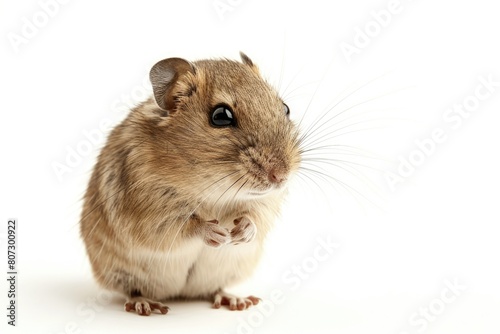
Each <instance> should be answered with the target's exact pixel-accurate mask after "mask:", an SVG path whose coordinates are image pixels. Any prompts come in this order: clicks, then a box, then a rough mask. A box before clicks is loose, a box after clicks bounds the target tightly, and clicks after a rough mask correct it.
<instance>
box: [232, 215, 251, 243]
mask: <svg viewBox="0 0 500 334" xmlns="http://www.w3.org/2000/svg"><path fill="white" fill-rule="evenodd" d="M233 222H234V224H235V225H236V226H235V227H234V228H233V229H232V230H231V243H232V244H235V245H237V244H239V243H240V242H250V241H252V240H253V239H254V238H255V235H256V234H257V226H255V224H254V222H253V221H251V220H250V219H249V218H247V217H241V218H237V219H235V220H234V221H233Z"/></svg>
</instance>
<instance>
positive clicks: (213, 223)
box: [203, 219, 231, 248]
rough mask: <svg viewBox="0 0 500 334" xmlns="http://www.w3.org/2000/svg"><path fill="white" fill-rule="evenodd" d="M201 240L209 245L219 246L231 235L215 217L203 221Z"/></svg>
mask: <svg viewBox="0 0 500 334" xmlns="http://www.w3.org/2000/svg"><path fill="white" fill-rule="evenodd" d="M203 241H205V243H206V244H207V245H209V246H212V247H215V248H219V247H221V246H223V245H225V244H227V243H229V242H230V241H231V235H230V234H229V231H228V229H227V228H225V227H222V226H220V225H219V222H218V221H217V220H216V219H214V220H209V221H207V222H205V235H204V237H203Z"/></svg>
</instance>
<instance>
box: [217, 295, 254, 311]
mask: <svg viewBox="0 0 500 334" xmlns="http://www.w3.org/2000/svg"><path fill="white" fill-rule="evenodd" d="M260 300H261V299H260V298H258V297H254V296H248V297H246V298H240V297H237V296H234V295H232V294H229V293H227V292H224V291H219V292H217V293H216V294H215V295H214V303H213V305H212V306H213V308H220V307H221V306H222V305H226V306H228V308H229V309H230V310H231V311H242V310H246V309H247V308H249V307H250V306H253V305H257V304H258V303H259V301H260Z"/></svg>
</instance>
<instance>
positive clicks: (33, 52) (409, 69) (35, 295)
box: [0, 0, 500, 334]
mask: <svg viewBox="0 0 500 334" xmlns="http://www.w3.org/2000/svg"><path fill="white" fill-rule="evenodd" d="M42 2H43V1H42ZM214 3H217V2H214V1H213V0H204V1H201V0H200V1H185V2H181V1H106V2H104V1H77V0H73V1H68V2H67V3H66V4H59V5H58V8H57V9H56V8H55V7H54V6H52V7H51V11H52V13H51V14H52V16H51V17H49V18H48V20H46V22H44V20H43V19H44V14H43V9H42V6H41V5H40V3H39V2H37V1H32V0H29V1H9V2H8V3H7V2H6V1H2V5H1V8H2V9H1V10H0V15H1V17H0V22H1V30H2V31H1V42H0V43H1V46H2V57H1V59H2V61H1V62H0V68H1V69H0V73H1V92H2V98H1V99H0V108H1V121H0V136H1V138H0V143H1V144H0V145H1V163H0V166H1V167H0V168H1V174H0V175H1V176H0V177H1V187H0V199H1V201H0V211H1V212H0V219H1V220H2V221H3V222H7V219H8V218H11V217H15V218H17V219H18V220H19V229H18V231H17V233H18V240H19V254H18V261H19V273H20V275H19V283H18V287H17V289H18V327H17V328H15V329H13V328H11V326H7V324H6V322H7V318H6V317H5V315H4V314H6V310H5V307H6V305H7V304H6V303H7V298H6V294H7V293H6V292H7V284H6V283H7V282H6V280H5V279H3V278H2V279H1V280H0V281H1V283H0V291H1V293H0V295H1V296H2V297H1V298H0V301H1V305H2V306H1V309H2V310H4V311H2V315H1V317H0V319H2V320H1V325H0V327H1V328H2V329H1V332H2V333H5V332H6V329H7V330H8V332H9V333H13V332H19V333H21V332H22V333H28V332H29V333H114V332H117V333H118V332H119V333H138V332H141V333H142V332H145V333H156V332H160V331H161V332H165V333H252V332H254V333H304V332H308V333H394V334H400V333H411V334H413V333H498V332H499V331H500V323H499V321H498V314H499V312H500V288H499V282H500V270H499V255H500V243H499V242H498V239H499V236H500V235H499V229H498V224H499V223H500V219H499V218H500V214H499V210H498V205H499V204H500V203H499V191H498V189H499V188H500V178H499V176H498V171H499V170H500V160H499V159H498V153H499V150H498V145H499V143H500V134H499V133H500V132H499V131H498V126H499V124H500V116H499V113H498V110H499V106H500V87H499V86H498V84H497V86H496V87H493V88H491V89H492V93H490V94H489V96H488V97H487V98H484V99H483V100H481V101H479V100H477V99H476V100H474V94H475V92H476V88H477V87H478V86H480V85H481V81H480V79H479V78H480V77H483V78H488V77H491V79H492V80H493V81H495V82H498V81H500V69H499V60H500V43H499V42H500V41H499V37H498V31H500V20H499V19H498V9H497V8H496V7H495V6H494V4H493V2H491V1H486V0H475V1H460V2H458V1H439V2H438V1H428V0H427V1H425V0H420V1H409V0H401V1H400V3H399V7H397V8H398V12H397V13H395V14H391V16H390V19H389V18H387V16H385V17H384V19H385V23H384V25H385V26H381V25H380V23H376V22H377V21H376V20H375V16H376V15H375V16H374V14H373V13H385V12H383V11H384V10H387V9H388V7H391V5H390V1H388V0H384V1H336V2H332V3H331V4H327V2H326V1H296V2H293V3H292V2H285V1H281V2H280V1H274V2H272V3H271V2H270V1H263V0H254V1H246V0H241V1H236V0H233V1H229V0H222V1H220V2H219V3H223V4H224V3H226V4H229V6H231V7H229V9H227V11H225V12H224V13H222V14H221V13H219V12H218V11H217V10H216V9H215V7H214ZM381 11H382V12H381ZM40 12H42V14H40ZM380 15H381V14H380ZM380 15H379V16H380ZM45 16H46V17H48V16H47V15H45ZM382 16H383V15H382ZM34 20H35V23H36V24H38V25H43V26H40V27H39V28H37V31H31V35H32V36H28V38H26V39H25V40H24V41H23V43H22V44H19V45H17V47H15V46H13V44H12V43H11V41H10V39H12V38H13V37H12V36H14V35H16V36H18V37H20V36H21V37H22V34H23V29H24V30H25V31H24V33H25V34H26V33H27V31H26V29H28V28H23V27H24V26H25V25H26V24H27V23H26V22H27V21H29V22H34ZM36 20H38V21H36ZM365 29H372V30H369V33H370V35H371V37H370V36H368V37H365V39H364V40H363V37H362V36H361V35H360V33H359V31H363V30H365ZM28 30H29V29H28ZM28 33H29V31H28ZM9 38H10V39H9ZM23 38H24V37H23ZM362 42H364V44H366V45H364V44H363V43H362ZM356 43H357V44H356ZM360 43H361V44H360ZM347 44H350V45H352V46H353V47H356V45H357V46H359V47H358V48H357V53H355V54H351V57H346V56H345V55H344V54H343V52H342V46H344V47H345V46H346V45H347ZM240 50H242V51H244V52H246V53H247V54H248V55H249V56H250V57H251V58H252V59H253V60H254V62H255V63H257V64H258V65H259V66H260V68H261V71H262V73H263V75H264V76H265V77H266V78H267V79H268V80H269V81H270V82H271V83H272V84H273V85H275V86H276V87H277V88H278V89H279V91H280V92H281V93H282V94H283V96H284V97H285V100H286V102H287V103H288V105H289V106H290V108H291V110H292V115H293V116H292V117H293V119H294V120H296V121H297V122H299V121H300V119H301V118H302V117H303V118H304V121H303V122H302V124H303V125H307V124H311V123H312V122H313V121H314V119H316V118H317V117H320V115H322V114H324V113H325V112H327V110H328V107H329V106H332V105H333V104H335V102H336V101H339V100H341V99H342V98H343V97H345V99H344V100H343V101H342V102H341V103H340V104H339V105H337V106H336V107H335V108H333V109H332V110H330V111H329V113H328V114H327V116H326V117H327V118H329V117H331V116H333V115H334V114H336V113H339V112H342V111H343V110H347V111H346V112H344V113H342V116H339V117H338V119H336V121H342V120H344V121H342V122H341V123H336V121H335V122H332V123H331V124H330V123H329V124H328V125H327V126H326V128H327V129H328V131H329V132H333V131H340V132H335V133H338V134H340V133H342V132H346V131H350V130H356V131H352V132H350V133H348V134H345V135H340V136H338V137H334V138H332V139H331V140H330V141H329V144H332V145H336V144H337V145H340V144H341V145H352V146H354V147H356V148H358V149H356V152H358V153H360V152H362V153H363V154H367V155H368V156H366V155H365V156H364V157H362V156H356V155H343V156H342V155H340V156H339V155H338V154H339V153H338V152H337V153H333V152H332V153H327V152H323V154H322V155H320V156H317V158H323V159H324V158H339V157H342V159H343V160H348V161H351V165H350V166H351V167H356V168H357V171H355V172H354V171H353V170H352V169H349V167H348V166H347V167H346V164H349V162H346V163H344V164H343V165H341V166H344V167H343V168H341V167H328V166H322V165H321V163H318V162H316V167H315V168H320V167H321V168H324V169H323V170H322V171H323V172H324V173H327V174H330V175H331V176H332V177H334V178H336V179H337V181H334V180H333V179H321V178H314V177H313V176H312V175H309V177H312V179H311V178H308V177H307V176H305V175H302V176H300V177H299V176H298V177H296V178H295V182H292V184H291V193H290V196H289V198H288V199H287V203H286V205H285V206H284V208H283V214H282V217H281V219H280V220H279V221H277V222H276V228H275V229H274V231H273V232H272V234H271V235H270V236H269V239H268V242H267V245H266V252H265V257H264V259H263V261H262V263H261V265H260V266H259V268H258V270H257V271H256V273H255V275H254V276H253V277H252V278H250V279H249V280H248V281H247V282H246V283H244V284H242V285H240V286H238V287H235V288H234V291H236V292H239V293H241V294H254V295H258V296H260V297H262V298H263V299H264V300H267V301H268V303H267V304H266V305H267V309H263V308H254V309H251V310H247V311H244V312H230V311H227V310H213V309H211V308H210V304H209V303H206V302H172V303H170V304H169V306H170V307H171V312H170V313H169V314H168V315H166V316H160V315H153V316H151V317H149V318H148V317H139V316H136V315H135V314H131V313H126V312H124V311H123V310H122V303H123V301H122V300H121V299H120V298H119V297H116V298H115V297H113V298H112V299H111V300H110V299H109V298H107V297H108V295H107V294H105V293H103V292H102V290H100V289H99V288H98V287H97V285H96V284H95V283H94V281H93V279H92V275H91V273H90V268H89V265H88V262H87V259H86V255H85V252H84V247H83V244H82V242H81V241H80V239H79V235H78V219H79V213H80V208H81V204H82V202H81V197H82V195H83V192H84V191H85V187H86V182H87V180H88V177H89V175H90V172H91V169H92V166H93V164H94V162H95V158H96V155H97V153H98V151H99V148H100V147H102V145H103V144H104V139H102V138H99V135H98V134H97V135H95V134H96V133H97V132H96V131H100V130H99V126H100V124H101V122H103V121H109V122H111V123H112V124H117V123H118V122H119V121H120V120H121V119H122V118H123V117H124V116H125V115H126V112H124V111H123V110H124V106H125V105H127V104H128V103H136V102H139V100H140V98H142V97H143V95H141V93H144V92H146V88H144V87H148V86H147V82H146V83H144V78H145V77H146V75H147V73H148V71H149V68H150V67H151V66H152V64H154V63H155V62H156V61H158V60H160V59H163V58H167V57H174V56H176V57H183V58H186V59H189V60H196V59H201V58H208V57H228V58H237V57H238V52H239V51H240ZM348 58H349V59H348ZM365 84H366V85H365ZM144 85H146V86H144ZM479 90H480V92H482V93H486V92H488V91H487V90H485V89H484V88H479ZM351 92H352V94H350V93H351ZM349 94H350V95H349ZM464 101H468V102H469V103H473V102H474V101H478V105H477V106H474V108H472V107H471V109H474V110H473V111H471V112H470V116H469V117H468V118H466V119H463V122H462V123H461V124H460V125H458V126H456V128H453V127H452V125H453V124H454V123H450V122H446V121H445V120H444V119H443V115H445V114H446V113H447V110H448V109H449V108H453V106H454V105H460V104H462V103H464ZM308 106H309V108H307V107H308ZM306 110H307V113H305V111H306ZM304 114H305V116H304ZM327 118H326V119H327ZM360 122H361V123H360ZM345 125H348V126H347V127H346V128H343V130H342V131H341V130H336V129H339V128H342V127H343V126H345ZM362 129H364V130H362ZM436 129H441V130H442V131H443V133H444V135H445V136H446V140H445V141H444V142H442V143H438V144H435V147H434V149H433V151H432V152H430V153H429V154H428V155H427V156H425V158H422V157H423V155H422V154H423V153H418V146H417V145H416V143H415V141H422V140H428V139H429V138H431V136H432V133H433V131H435V130H436ZM357 130H360V131H357ZM361 130H362V131H361ZM89 132H90V133H94V135H95V136H94V137H93V138H94V139H95V140H94V141H95V142H94V143H90V144H89V141H88V139H87V137H86V136H85V133H89ZM89 145H90V146H89ZM89 147H90V149H91V153H87V152H86V151H85V148H89ZM429 147H430V146H429ZM78 148H79V149H80V151H81V153H82V152H83V153H85V154H80V155H79V156H80V159H79V160H77V161H76V162H75V161H73V162H74V166H73V167H70V168H69V169H70V171H67V172H66V173H64V174H63V175H62V176H60V177H58V175H57V173H56V172H55V171H54V168H53V166H54V164H57V163H60V164H65V165H67V162H66V159H67V158H68V155H69V154H70V153H69V152H70V151H71V150H77V149H78ZM82 150H83V151H82ZM353 150H354V149H353ZM352 152H353V151H351V153H352ZM415 152H416V153H415ZM335 154H337V155H335ZM412 154H413V155H412ZM419 154H420V155H419ZM358 155H359V154H358ZM410 156H413V158H415V159H417V160H418V157H420V160H418V164H419V165H418V166H416V167H415V168H414V171H413V172H412V173H408V174H411V175H407V177H403V178H401V180H400V181H401V182H399V183H397V184H396V185H395V187H394V189H391V187H390V186H389V183H388V182H387V180H386V176H387V173H388V172H393V173H397V170H398V167H399V166H400V160H399V159H400V158H404V159H409V158H410ZM317 161H318V160H317ZM352 162H357V163H359V164H362V165H366V166H368V167H363V166H361V165H353V164H352ZM407 167H408V166H407ZM346 170H351V171H352V172H351V173H350V172H347V171H346ZM394 175H396V174H394ZM338 180H340V181H338ZM339 182H342V183H339ZM351 187H352V188H351ZM348 189H349V190H348ZM2 226H4V225H2ZM5 233H6V228H5V227H2V229H1V231H0V240H1V242H2V245H1V247H2V249H4V250H5V242H6V234H5ZM318 238H320V239H321V240H328V239H330V240H334V241H335V242H337V243H338V244H339V247H338V248H337V249H336V250H335V251H334V252H333V253H332V254H331V255H329V256H327V258H326V259H324V260H323V261H318V260H317V259H315V258H314V257H313V255H314V251H315V249H316V248H317V247H319V245H320V243H319V241H318ZM4 250H3V251H2V254H3V255H2V256H1V257H0V258H1V259H2V260H1V261H2V262H3V263H6V256H5V251H4ZM293 266H298V267H299V268H301V269H300V270H302V271H303V272H304V273H306V271H308V273H306V274H307V275H306V274H301V275H302V276H301V278H300V277H299V276H298V275H297V274H293V273H292V272H291V271H290V270H291V269H292V268H293ZM1 267H2V268H5V265H4V264H2V266H1ZM5 272H6V270H4V273H5ZM5 275H6V274H5ZM2 277H3V275H2ZM446 282H451V283H452V284H455V283H456V284H458V285H459V286H460V288H459V290H457V291H456V292H455V294H453V292H452V291H451V290H449V291H447V290H446V289H448V288H447V284H448V283H446ZM272 291H275V293H277V292H281V293H282V295H283V297H282V299H283V300H282V302H281V303H279V304H278V303H273V301H272V298H271V295H272ZM443 291H444V293H445V295H444V296H445V299H446V302H445V301H443V299H442V298H443V297H442V292H443ZM452 297H453V298H452ZM451 299H453V301H451ZM92 300H96V301H95V302H92ZM421 312H428V314H429V315H428V316H427V318H425V317H424V316H422V314H423V313H421ZM426 319H427V320H426Z"/></svg>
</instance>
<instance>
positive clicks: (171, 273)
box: [147, 240, 262, 300]
mask: <svg viewBox="0 0 500 334" xmlns="http://www.w3.org/2000/svg"><path fill="white" fill-rule="evenodd" d="M261 249H262V247H259V245H258V241H257V240H253V241H252V242H250V243H247V244H238V245H231V244H229V245H225V246H222V247H220V248H213V247H209V246H207V245H205V244H204V243H203V242H202V241H199V242H197V241H196V242H190V243H189V244H187V245H185V246H184V247H181V248H178V249H176V250H175V252H170V253H169V254H168V253H167V254H161V255H160V254H158V255H157V256H155V259H154V261H151V256H149V261H150V267H149V270H148V271H149V272H148V277H149V282H148V283H147V285H148V288H149V289H148V290H149V292H150V293H151V294H152V295H151V296H148V297H150V298H155V299H158V300H163V299H169V298H176V297H186V298H199V297H206V296H209V295H210V294H213V293H214V292H216V291H218V290H219V289H224V288H225V287H227V286H229V285H231V284H234V283H237V282H238V281H241V280H243V279H246V278H248V277H249V276H250V275H251V274H252V272H253V270H254V269H255V267H256V265H257V263H258V259H259V257H260V255H261V254H260V253H261V251H260V250H261Z"/></svg>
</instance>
